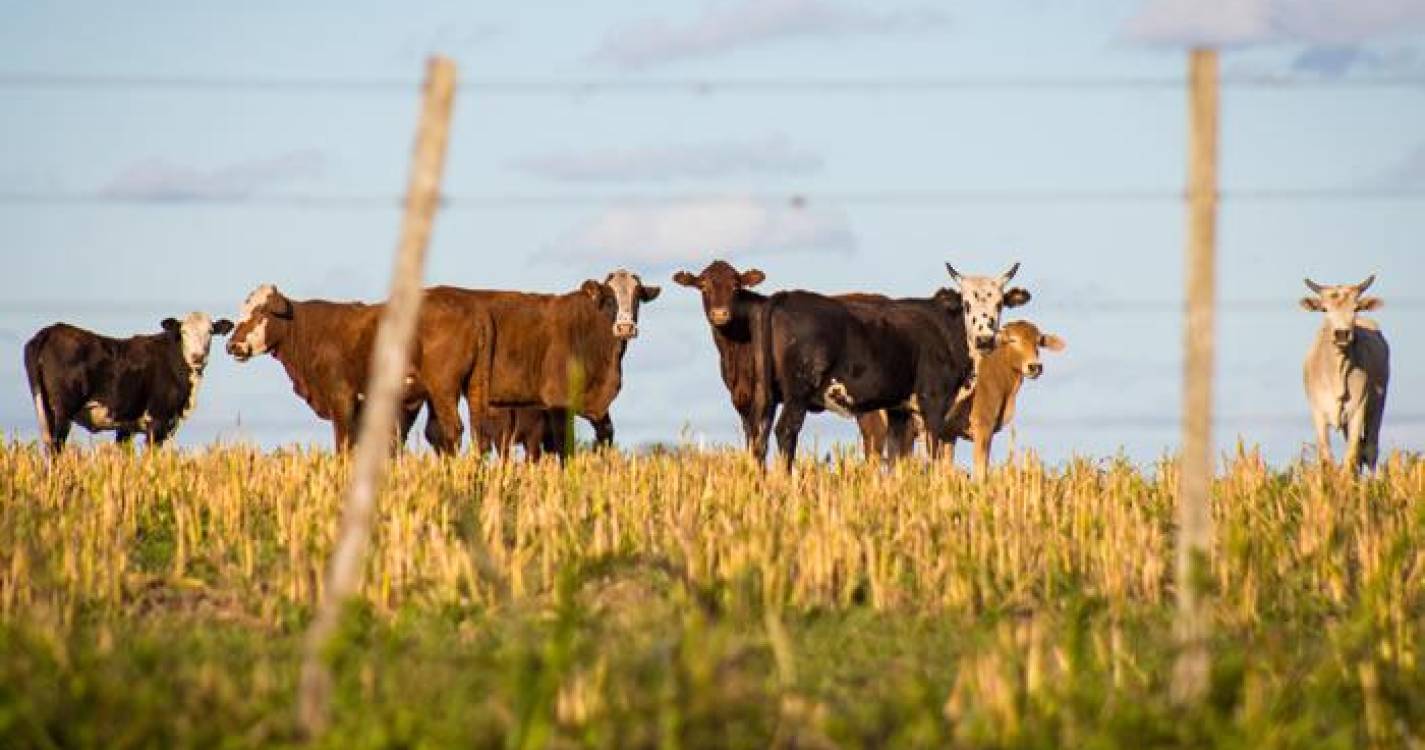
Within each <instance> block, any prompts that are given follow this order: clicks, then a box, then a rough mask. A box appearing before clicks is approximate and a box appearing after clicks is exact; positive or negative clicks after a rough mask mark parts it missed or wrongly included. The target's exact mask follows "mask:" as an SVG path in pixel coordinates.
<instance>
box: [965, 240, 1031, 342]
mask: <svg viewBox="0 0 1425 750" xmlns="http://www.w3.org/2000/svg"><path fill="white" fill-rule="evenodd" d="M945 270H947V271H949V272H950V279H951V280H952V281H954V282H955V289H956V291H958V292H959V293H960V299H961V310H962V311H963V312H964V315H965V343H966V344H967V345H968V346H969V347H970V356H971V357H973V358H974V359H975V362H976V364H978V363H979V358H980V357H981V356H982V355H985V354H988V353H989V352H990V351H991V350H992V349H994V348H995V336H996V335H997V334H998V333H999V320H1000V313H1002V312H1003V311H1004V308H1006V307H1019V306H1020V305H1024V304H1026V303H1028V302H1029V298H1030V295H1029V290H1027V289H1023V288H1021V287H1014V288H1013V289H1006V288H1005V287H1006V286H1007V285H1008V284H1009V281H1010V279H1013V278H1014V274H1015V273H1016V272H1018V271H1019V264H1018V263H1015V264H1014V265H1012V266H1010V267H1009V270H1008V271H1005V272H1004V273H1002V274H1000V275H999V276H962V275H960V272H959V271H956V270H955V267H954V266H952V265H950V264H949V263H946V264H945Z"/></svg>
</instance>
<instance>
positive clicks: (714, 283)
mask: <svg viewBox="0 0 1425 750" xmlns="http://www.w3.org/2000/svg"><path fill="white" fill-rule="evenodd" d="M766 278H767V275H766V274H764V273H762V272H761V271H759V270H757V269H755V268H749V269H747V270H746V271H742V272H738V270H737V269H736V268H733V267H732V265H731V264H730V263H728V262H727V261H722V260H715V261H713V262H712V263H709V264H708V267H707V268H704V269H703V272H702V273H700V274H698V275H697V276H694V275H693V274H691V273H688V272H687V271H679V272H677V273H675V274H673V281H675V282H677V283H678V284H681V285H683V286H686V287H692V288H694V289H698V290H700V291H701V292H702V295H703V314H705V315H707V318H708V322H709V323H711V324H713V325H714V326H725V325H727V324H728V323H729V322H731V321H732V303H733V300H735V299H737V292H738V290H740V289H746V288H748V287H754V286H757V285H758V284H761V283H762V281H763V280H764V279H766Z"/></svg>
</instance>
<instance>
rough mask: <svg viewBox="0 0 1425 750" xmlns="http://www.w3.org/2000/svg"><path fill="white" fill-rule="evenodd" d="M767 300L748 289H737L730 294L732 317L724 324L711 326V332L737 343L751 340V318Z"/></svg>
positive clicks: (745, 342) (746, 342)
mask: <svg viewBox="0 0 1425 750" xmlns="http://www.w3.org/2000/svg"><path fill="white" fill-rule="evenodd" d="M766 302H767V298H766V297H764V296H763V295H761V294H758V293H757V292H754V291H751V290H748V289H738V290H737V293H736V294H734V295H733V296H732V309H731V310H729V312H730V313H731V314H732V319H731V320H729V321H728V322H727V324H726V325H722V326H713V327H712V328H713V332H714V333H716V334H717V335H718V336H719V337H721V338H723V339H726V340H727V341H733V342H736V343H739V344H748V343H751V342H752V319H753V317H754V313H755V312H756V309H757V308H758V307H760V306H761V305H763V304H765V303H766Z"/></svg>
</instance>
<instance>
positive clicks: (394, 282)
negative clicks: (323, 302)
mask: <svg viewBox="0 0 1425 750" xmlns="http://www.w3.org/2000/svg"><path fill="white" fill-rule="evenodd" d="M454 96H455V64H454V63H453V62H451V61H450V60H448V59H445V58H442V57H433V58H431V59H430V61H429V62H428V63H427V65H426V81H425V104H424V107H423V108H422V111H421V121H420V125H419V129H418V130H417V132H416V144H415V152H414V154H413V157H412V162H411V176H410V184H409V186H408V188H407V192H406V213H405V218H404V219H403V220H402V223H401V244H400V246H399V247H398V248H397V250H396V263H395V268H394V269H393V270H392V272H391V298H390V300H389V301H388V303H387V305H386V310H385V313H384V314H383V315H382V317H381V325H380V328H378V329H377V333H376V343H375V346H374V347H373V348H372V352H371V364H372V369H371V381H370V382H369V383H368V384H367V388H366V402H365V405H364V408H363V411H362V417H361V429H360V432H359V433H358V436H357V443H356V451H355V453H354V454H353V459H352V470H351V481H350V484H349V485H348V487H347V495H346V508H345V510H344V512H343V514H342V519H341V529H340V531H339V532H338V536H337V543H336V549H335V551H334V552H333V553H332V556H331V561H330V563H329V567H328V569H327V582H326V587H325V596H324V597H323V598H322V600H321V602H319V603H318V604H317V612H316V617H315V618H314V619H313V621H312V625H311V628H310V629H309V630H308V631H307V641H306V646H305V654H304V658H303V661H302V677H301V680H302V681H301V686H300V694H299V696H298V702H299V708H298V718H299V719H300V721H301V724H302V727H303V729H304V730H305V731H306V732H307V734H308V736H313V737H314V736H317V735H320V734H321V733H322V731H324V730H325V728H326V725H327V703H328V696H329V694H330V692H331V674H330V672H329V670H328V668H327V665H326V663H325V661H324V660H323V655H322V652H323V649H325V647H326V645H327V643H328V642H329V641H330V640H331V636H332V634H333V632H334V631H335V630H336V626H337V623H338V622H339V621H340V619H341V612H342V607H343V605H344V604H345V603H346V600H347V599H348V598H349V597H351V596H352V595H353V594H355V593H357V592H358V591H359V590H360V588H361V579H362V575H363V572H364V568H365V563H366V546H367V542H368V539H369V537H370V535H371V524H372V519H373V517H374V516H375V511H376V495H377V492H378V491H379V490H380V487H381V483H382V480H383V478H384V477H385V473H386V461H387V458H388V456H389V454H390V451H391V438H392V435H393V434H394V433H395V430H396V408H397V402H398V401H399V399H400V395H401V390H402V387H403V381H404V378H405V375H406V369H407V363H408V362H409V360H410V350H411V339H412V338H414V335H415V330H416V320H417V317H418V316H419V314H420V303H421V276H422V267H423V266H424V264H425V253H426V246H427V244H428V243H429V240H430V234H431V225H432V223H433V222H434V219H435V210H436V207H437V204H438V203H439V201H440V179H441V173H442V172H443V170H444V165H445V147H446V142H447V140H448V137H449V131H450V112H451V108H452V106H453V104H454Z"/></svg>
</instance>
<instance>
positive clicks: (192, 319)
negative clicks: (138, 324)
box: [161, 312, 233, 371]
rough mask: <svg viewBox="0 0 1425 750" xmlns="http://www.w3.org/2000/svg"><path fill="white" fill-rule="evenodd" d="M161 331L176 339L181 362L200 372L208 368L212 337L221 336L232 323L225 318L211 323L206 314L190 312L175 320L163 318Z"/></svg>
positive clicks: (230, 328)
mask: <svg viewBox="0 0 1425 750" xmlns="http://www.w3.org/2000/svg"><path fill="white" fill-rule="evenodd" d="M161 325H162V326H163V330H164V331H167V332H168V334H169V335H170V336H173V337H175V338H177V339H178V344H179V351H180V352H182V354H183V362H184V364H186V365H188V369H190V370H198V371H202V370H203V368H205V367H207V366H208V348H209V347H211V346H212V344H213V336H214V335H218V336H221V335H223V334H225V333H228V332H229V331H231V330H232V329H233V322H232V321H231V320H228V319H226V318H224V319H222V320H219V321H217V322H216V323H215V322H213V319H212V318H211V317H209V316H208V314H207V313H201V312H190V313H188V314H187V315H185V316H183V320H181V321H180V320H178V319H177V318H164V319H163V322H162V323H161Z"/></svg>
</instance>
